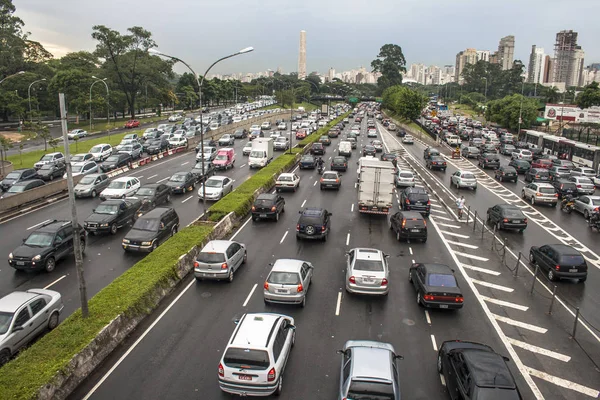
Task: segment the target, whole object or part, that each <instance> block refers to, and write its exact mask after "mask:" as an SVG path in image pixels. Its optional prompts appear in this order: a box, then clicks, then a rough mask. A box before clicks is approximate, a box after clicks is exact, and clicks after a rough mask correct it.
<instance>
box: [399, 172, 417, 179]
mask: <svg viewBox="0 0 600 400" xmlns="http://www.w3.org/2000/svg"><path fill="white" fill-rule="evenodd" d="M400 177H401V178H413V177H414V176H413V174H412V173H410V172H400Z"/></svg>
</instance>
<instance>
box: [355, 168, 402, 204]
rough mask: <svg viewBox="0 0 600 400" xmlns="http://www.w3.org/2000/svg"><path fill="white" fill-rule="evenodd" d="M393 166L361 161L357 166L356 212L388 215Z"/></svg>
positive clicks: (391, 200)
mask: <svg viewBox="0 0 600 400" xmlns="http://www.w3.org/2000/svg"><path fill="white" fill-rule="evenodd" d="M394 170H395V168H394V166H393V165H392V164H391V163H389V162H387V161H381V160H377V159H372V160H369V159H364V158H363V159H361V161H360V164H359V174H358V175H359V184H358V185H359V186H358V187H359V191H358V193H359V194H358V211H359V212H361V213H368V214H386V215H387V214H388V213H389V212H390V210H391V208H392V205H393V193H394Z"/></svg>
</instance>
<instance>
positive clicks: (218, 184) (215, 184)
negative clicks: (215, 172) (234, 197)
mask: <svg viewBox="0 0 600 400" xmlns="http://www.w3.org/2000/svg"><path fill="white" fill-rule="evenodd" d="M222 182H223V181H221V180H220V179H209V180H207V181H206V187H212V188H220V187H221V186H222V185H223V183H222Z"/></svg>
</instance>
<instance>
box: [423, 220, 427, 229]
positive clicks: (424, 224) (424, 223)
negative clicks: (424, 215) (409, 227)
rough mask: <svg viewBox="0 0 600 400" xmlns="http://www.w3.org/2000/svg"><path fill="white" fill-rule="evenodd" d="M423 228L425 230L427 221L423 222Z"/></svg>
mask: <svg viewBox="0 0 600 400" xmlns="http://www.w3.org/2000/svg"><path fill="white" fill-rule="evenodd" d="M423 226H424V227H425V228H427V221H425V220H423Z"/></svg>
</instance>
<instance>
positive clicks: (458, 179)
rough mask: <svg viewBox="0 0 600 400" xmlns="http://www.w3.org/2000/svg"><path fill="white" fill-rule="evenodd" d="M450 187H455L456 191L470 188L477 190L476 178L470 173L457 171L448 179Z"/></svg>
mask: <svg viewBox="0 0 600 400" xmlns="http://www.w3.org/2000/svg"><path fill="white" fill-rule="evenodd" d="M450 185H451V186H452V185H454V186H456V188H457V189H460V188H470V189H473V190H477V178H476V177H475V175H474V174H473V173H472V172H470V171H461V170H458V171H456V172H455V173H453V174H452V177H450Z"/></svg>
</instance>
